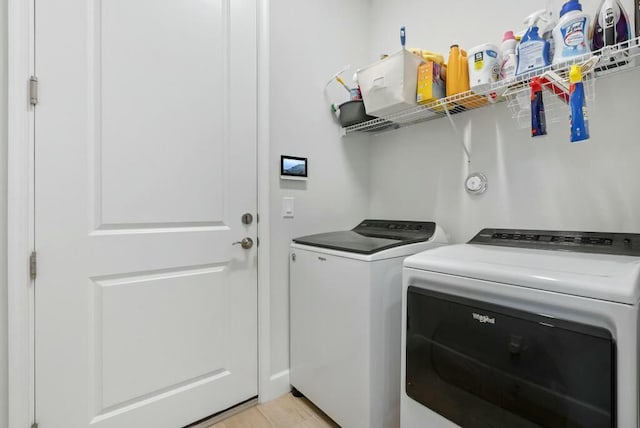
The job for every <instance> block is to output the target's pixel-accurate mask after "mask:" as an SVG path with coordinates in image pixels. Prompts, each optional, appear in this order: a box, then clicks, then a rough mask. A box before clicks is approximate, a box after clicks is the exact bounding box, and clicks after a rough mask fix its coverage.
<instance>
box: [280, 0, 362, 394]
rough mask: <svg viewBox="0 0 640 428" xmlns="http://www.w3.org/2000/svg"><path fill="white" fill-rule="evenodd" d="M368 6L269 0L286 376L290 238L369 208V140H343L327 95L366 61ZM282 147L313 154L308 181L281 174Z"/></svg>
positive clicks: (353, 220)
mask: <svg viewBox="0 0 640 428" xmlns="http://www.w3.org/2000/svg"><path fill="white" fill-rule="evenodd" d="M368 5H369V1H368V0H351V1H341V0H325V1H321V2H317V1H312V0H305V1H300V0H272V1H271V22H270V26H271V46H270V49H271V59H270V60H271V66H270V73H271V79H270V80H271V83H270V91H271V107H270V126H271V132H270V140H271V149H270V152H271V155H270V157H271V167H272V171H271V182H270V185H271V203H270V204H271V210H270V216H271V225H270V226H271V228H270V236H271V248H270V249H271V254H270V257H271V289H272V295H271V338H272V341H271V347H272V354H271V373H272V375H277V374H278V373H281V374H282V375H283V376H288V374H287V370H288V369H289V309H288V305H289V284H288V266H289V257H288V254H289V253H288V252H289V244H290V242H291V239H292V238H294V237H296V236H303V235H307V234H311V233H318V232H327V231H332V230H340V229H347V228H351V227H353V226H355V225H356V224H357V223H358V222H359V221H360V220H362V219H363V218H365V217H366V216H367V214H368V208H369V163H370V160H369V147H368V139H367V137H360V138H355V139H353V138H350V139H348V140H343V139H342V137H341V134H340V127H339V125H338V124H337V123H335V121H334V118H333V116H332V113H331V112H330V110H329V104H330V102H329V101H327V100H326V99H325V98H324V95H323V91H324V88H325V84H326V83H327V81H328V80H329V79H330V77H331V76H332V75H333V74H334V73H336V72H338V71H339V70H340V69H341V68H342V67H343V66H345V65H347V64H353V65H358V64H363V63H365V62H366V61H367V51H368V48H369V46H368V34H369V27H368V17H367V13H368ZM352 74H353V70H352V71H350V72H349V73H347V74H346V75H345V77H349V76H350V75H352ZM349 80H350V78H349ZM331 87H332V91H333V92H332V96H331V97H330V98H332V101H333V102H337V101H338V100H340V99H343V98H344V99H346V97H347V95H348V94H347V92H346V91H345V90H344V89H341V88H337V87H336V85H335V84H332V85H331ZM341 97H342V98H341ZM281 154H287V155H293V156H302V157H308V158H309V180H308V181H307V182H294V181H283V180H280V179H279V161H280V155H281ZM285 196H289V197H294V198H295V218H293V219H285V218H282V215H281V200H282V198H283V197H285ZM287 383H288V382H287Z"/></svg>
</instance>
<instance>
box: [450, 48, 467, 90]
mask: <svg viewBox="0 0 640 428" xmlns="http://www.w3.org/2000/svg"><path fill="white" fill-rule="evenodd" d="M469 89H470V85H469V61H468V59H467V52H466V51H464V50H463V49H460V46H458V45H452V46H451V49H450V50H449V61H448V62H447V96H448V97H450V96H451V95H456V94H460V93H462V92H466V91H468V90H469Z"/></svg>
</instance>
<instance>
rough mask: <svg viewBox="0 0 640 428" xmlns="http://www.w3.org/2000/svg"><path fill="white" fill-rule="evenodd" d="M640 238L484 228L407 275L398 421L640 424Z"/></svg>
mask: <svg viewBox="0 0 640 428" xmlns="http://www.w3.org/2000/svg"><path fill="white" fill-rule="evenodd" d="M639 299H640V235H636V234H620V233H591V232H558V231H531V230H500V229H485V230H483V231H482V232H480V233H479V234H478V235H477V236H476V237H474V238H473V239H472V240H471V241H470V242H469V243H467V244H459V245H450V246H446V247H441V248H437V249H434V250H431V251H428V252H425V253H421V254H417V255H414V256H411V257H409V258H407V259H406V260H405V262H404V269H403V337H402V349H403V355H404V356H403V358H402V370H401V373H402V374H401V376H402V392H401V426H402V427H403V428H424V427H429V428H453V427H465V428H473V427H489V426H490V427H504V428H513V427H518V428H533V427H549V428H551V427H554V428H555V427H582V428H603V427H607V428H613V427H618V428H623V427H624V428H637V427H638V426H639V425H638V420H639V419H638V394H639V392H638V391H639V388H638V376H639V372H638V343H639V342H638V334H639V331H638V320H639V315H638V314H639V311H638V307H639V305H638V302H639Z"/></svg>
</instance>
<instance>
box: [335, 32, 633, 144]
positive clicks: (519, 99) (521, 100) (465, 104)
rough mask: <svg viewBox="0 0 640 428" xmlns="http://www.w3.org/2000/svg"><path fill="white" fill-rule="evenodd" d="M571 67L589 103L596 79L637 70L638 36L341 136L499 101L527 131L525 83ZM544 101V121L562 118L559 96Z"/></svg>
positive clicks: (348, 129) (563, 106)
mask: <svg viewBox="0 0 640 428" xmlns="http://www.w3.org/2000/svg"><path fill="white" fill-rule="evenodd" d="M593 58H598V59H599V60H598V62H597V63H596V64H595V66H593V64H590V63H591V62H592V61H593V60H592V59H593ZM575 64H580V65H583V77H584V82H585V90H586V94H587V103H593V102H594V101H595V81H596V79H599V78H601V77H607V76H609V75H613V74H617V73H620V72H625V71H629V70H631V69H635V68H638V67H640V37H638V38H635V39H632V40H629V41H627V42H624V43H620V44H617V45H614V46H607V47H605V48H603V49H601V50H599V51H596V52H592V53H590V54H587V55H583V56H577V57H574V58H571V59H568V60H566V61H564V62H562V63H560V64H555V65H552V66H549V67H545V68H539V69H537V70H533V71H530V72H528V73H524V74H520V75H518V76H516V77H513V78H511V79H508V80H501V81H498V82H495V83H493V84H492V85H491V86H490V87H489V88H488V89H487V91H486V92H485V93H483V94H476V93H474V92H471V91H468V92H463V93H461V94H457V95H453V96H450V97H446V98H442V99H439V100H436V101H433V102H430V103H428V104H424V105H419V106H415V107H412V108H409V109H406V110H403V111H400V112H397V113H394V114H391V115H388V116H385V117H381V118H377V119H373V120H369V121H366V122H362V123H358V124H356V125H352V126H349V127H346V128H343V134H344V135H349V134H353V133H359V132H372V133H375V134H377V133H382V132H387V131H392V130H395V129H398V128H401V127H406V126H411V125H415V124H418V123H422V122H427V121H430V120H435V119H441V118H445V117H447V116H448V117H449V119H451V120H452V122H453V118H452V116H453V115H455V114H458V113H462V112H466V111H470V110H474V109H477V108H482V107H485V106H487V105H490V104H492V103H496V102H502V101H506V104H507V106H508V108H509V109H510V110H511V112H512V117H513V118H514V120H515V121H516V123H517V126H518V127H519V128H523V129H524V128H528V127H530V125H531V123H530V111H531V103H530V98H529V96H530V87H529V83H530V82H531V79H533V78H534V77H541V76H542V75H544V74H545V73H548V72H554V73H556V75H559V76H561V77H562V78H563V79H565V80H566V79H568V74H569V70H570V68H571V66H572V65H575ZM585 64H587V66H586V67H585V66H584V65H585ZM567 85H568V83H567ZM544 102H545V114H546V117H547V121H548V122H555V121H559V120H563V119H566V117H567V115H568V106H567V103H566V102H565V101H564V100H563V99H562V98H561V97H558V96H556V95H555V94H553V93H551V92H549V91H545V92H544Z"/></svg>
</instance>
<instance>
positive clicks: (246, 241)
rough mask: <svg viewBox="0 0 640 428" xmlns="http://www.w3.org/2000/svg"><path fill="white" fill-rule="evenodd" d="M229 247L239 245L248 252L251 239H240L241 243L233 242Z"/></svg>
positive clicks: (251, 244) (251, 245)
mask: <svg viewBox="0 0 640 428" xmlns="http://www.w3.org/2000/svg"><path fill="white" fill-rule="evenodd" d="M231 245H240V246H241V247H242V248H244V249H245V250H248V249H249V248H251V247H253V239H251V238H242V241H238V242H234V243H233V244H231Z"/></svg>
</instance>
